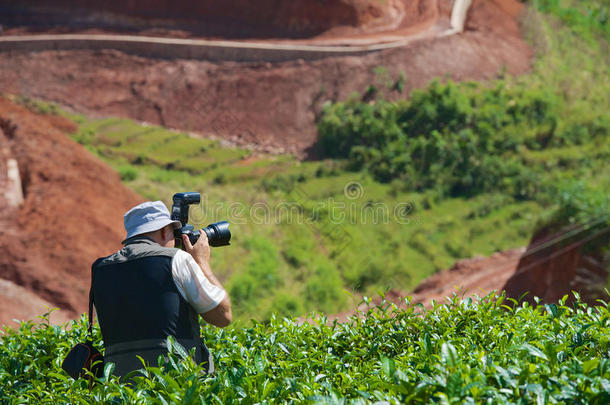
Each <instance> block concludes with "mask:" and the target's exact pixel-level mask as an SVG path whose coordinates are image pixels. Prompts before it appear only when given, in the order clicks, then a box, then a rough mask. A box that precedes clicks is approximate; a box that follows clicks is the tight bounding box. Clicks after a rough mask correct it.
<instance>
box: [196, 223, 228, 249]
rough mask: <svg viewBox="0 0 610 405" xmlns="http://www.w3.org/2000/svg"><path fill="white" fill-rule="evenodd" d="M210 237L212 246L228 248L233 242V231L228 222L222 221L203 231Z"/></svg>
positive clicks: (209, 241) (209, 240)
mask: <svg viewBox="0 0 610 405" xmlns="http://www.w3.org/2000/svg"><path fill="white" fill-rule="evenodd" d="M202 230H203V232H205V234H206V235H207V236H208V243H209V244H210V246H213V247H218V246H228V245H230V243H229V242H230V241H231V231H230V230H229V223H228V222H227V221H220V222H215V223H213V224H210V225H208V226H206V227H205V228H203V229H202Z"/></svg>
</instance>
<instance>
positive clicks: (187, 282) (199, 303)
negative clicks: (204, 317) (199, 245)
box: [172, 250, 226, 314]
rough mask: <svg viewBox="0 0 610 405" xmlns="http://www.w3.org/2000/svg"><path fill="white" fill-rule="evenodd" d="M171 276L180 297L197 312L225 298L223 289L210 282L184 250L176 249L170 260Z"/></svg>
mask: <svg viewBox="0 0 610 405" xmlns="http://www.w3.org/2000/svg"><path fill="white" fill-rule="evenodd" d="M172 276H173V278H174V283H175V284H176V288H178V291H179V292H180V295H182V298H184V299H185V300H186V302H188V303H189V304H190V305H191V306H192V307H193V309H194V310H195V311H196V312H197V313H198V314H203V313H205V312H208V311H210V310H212V309H214V308H216V307H217V306H218V304H220V302H221V301H222V300H223V299H224V298H225V295H226V292H225V290H223V289H222V288H220V287H218V286H217V285H214V284H212V283H211V282H210V280H208V278H207V277H206V276H205V275H204V274H203V271H201V268H200V267H199V265H198V264H197V262H195V259H193V256H191V255H190V254H188V253H187V252H185V251H184V250H178V251H177V252H176V255H175V256H174V259H173V260H172Z"/></svg>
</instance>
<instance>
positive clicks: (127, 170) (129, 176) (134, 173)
mask: <svg viewBox="0 0 610 405" xmlns="http://www.w3.org/2000/svg"><path fill="white" fill-rule="evenodd" d="M119 175H120V176H121V180H123V181H133V180H135V179H137V178H138V170H137V169H136V168H135V167H133V166H130V165H125V166H122V167H119Z"/></svg>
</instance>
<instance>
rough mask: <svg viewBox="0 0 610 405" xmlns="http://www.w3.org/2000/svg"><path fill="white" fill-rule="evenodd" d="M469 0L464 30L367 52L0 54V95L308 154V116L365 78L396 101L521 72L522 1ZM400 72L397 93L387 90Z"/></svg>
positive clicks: (525, 65) (312, 132)
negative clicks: (429, 88)
mask: <svg viewBox="0 0 610 405" xmlns="http://www.w3.org/2000/svg"><path fill="white" fill-rule="evenodd" d="M439 4H445V2H441V3H439ZM473 4H474V5H473V8H472V10H471V12H470V14H469V17H468V22H467V31H466V32H464V33H463V34H460V35H454V36H450V37H445V38H435V39H427V40H421V41H418V42H414V43H412V44H411V45H409V46H408V47H404V48H399V49H393V50H388V51H383V52H378V53H374V54H370V55H368V56H366V57H336V58H327V59H323V60H317V61H313V62H305V61H302V60H297V61H294V62H285V63H277V64H270V63H242V64H239V63H234V62H225V63H218V64H214V63H209V62H205V61H186V60H171V61H168V60H154V59H146V58H141V57H136V56H130V55H125V54H123V53H120V52H116V51H59V52H58V51H47V52H40V53H27V52H11V53H3V54H0V91H5V92H7V93H10V94H24V95H28V96H32V97H36V98H42V99H46V100H51V101H56V102H59V103H60V104H63V105H66V106H68V107H71V108H73V109H74V110H77V111H80V112H83V113H86V114H90V115H113V116H123V117H129V118H133V119H136V120H140V121H147V122H151V123H156V124H162V125H166V126H168V127H172V128H178V129H183V130H188V131H192V132H195V133H199V134H201V135H203V136H209V137H216V138H222V139H225V140H228V141H230V142H233V143H236V144H239V145H242V146H249V147H253V148H259V149H264V150H267V151H288V152H294V153H297V154H305V153H307V151H308V149H309V148H310V147H311V146H312V145H313V144H314V143H315V141H316V127H315V121H316V117H317V115H318V114H319V113H320V111H321V108H322V105H323V104H324V102H326V101H332V100H344V99H346V98H348V97H349V96H350V94H352V93H353V92H354V91H358V92H360V93H363V92H364V91H365V90H366V89H367V87H368V86H369V85H370V84H376V85H377V87H378V88H380V89H382V93H383V95H384V96H385V98H386V99H396V98H404V97H405V95H406V94H408V93H409V92H410V91H411V90H412V89H414V88H421V87H422V86H425V85H426V84H427V83H428V82H429V81H431V80H432V79H434V78H437V77H446V76H448V77H451V78H453V79H455V80H467V79H483V80H484V79H488V78H491V77H494V76H495V75H497V74H498V72H500V71H502V70H503V69H506V70H507V71H508V72H509V73H510V74H514V75H517V74H521V73H524V72H526V71H527V70H528V69H529V68H530V58H531V55H532V51H531V49H530V47H529V46H528V45H527V44H526V43H525V42H524V41H523V40H522V39H521V36H520V31H519V25H518V23H517V20H516V18H515V17H514V10H513V8H515V9H520V8H521V6H520V5H519V3H518V2H517V1H516V0H475V1H474V3H473ZM507 5H508V6H511V7H512V8H510V7H507ZM507 10H508V11H507ZM445 11H446V10H445ZM379 66H383V67H384V68H385V69H386V73H385V74H384V75H383V77H382V76H380V75H379V74H378V73H375V71H376V70H377V72H378V71H379V70H378V69H377V68H378V67H379ZM401 73H404V75H405V83H404V91H403V93H402V94H399V93H398V92H397V91H391V90H389V89H387V88H386V86H387V82H394V81H396V80H398V78H399V76H400V74H401Z"/></svg>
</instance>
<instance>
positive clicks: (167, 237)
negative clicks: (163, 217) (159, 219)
mask: <svg viewBox="0 0 610 405" xmlns="http://www.w3.org/2000/svg"><path fill="white" fill-rule="evenodd" d="M163 229H164V231H165V232H167V234H165V235H163V236H164V238H163V239H165V240H167V241H169V240H171V239H174V224H169V225H168V226H166V227H165V228H163Z"/></svg>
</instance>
